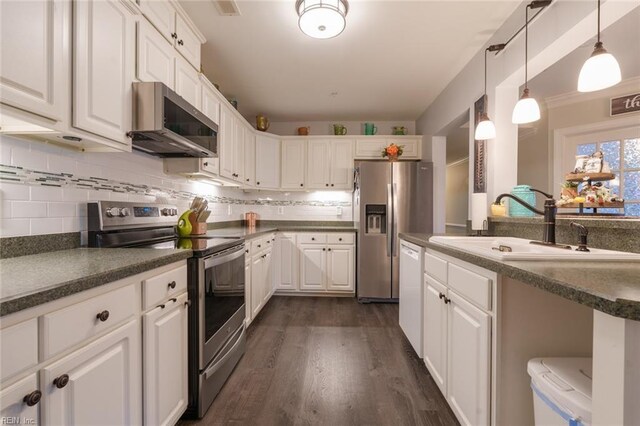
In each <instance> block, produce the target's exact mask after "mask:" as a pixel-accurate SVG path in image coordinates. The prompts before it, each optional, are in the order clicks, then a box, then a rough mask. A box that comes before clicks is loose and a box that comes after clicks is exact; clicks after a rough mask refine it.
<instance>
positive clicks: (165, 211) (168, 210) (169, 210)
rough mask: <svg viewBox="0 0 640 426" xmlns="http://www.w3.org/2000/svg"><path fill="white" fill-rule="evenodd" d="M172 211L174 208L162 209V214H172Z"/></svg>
mask: <svg viewBox="0 0 640 426" xmlns="http://www.w3.org/2000/svg"><path fill="white" fill-rule="evenodd" d="M171 212H172V210H171V209H167V208H164V209H162V210H160V214H162V216H171Z"/></svg>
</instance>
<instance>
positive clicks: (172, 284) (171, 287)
mask: <svg viewBox="0 0 640 426" xmlns="http://www.w3.org/2000/svg"><path fill="white" fill-rule="evenodd" d="M169 288H170V289H174V288H176V282H175V281H171V282H170V283H169Z"/></svg>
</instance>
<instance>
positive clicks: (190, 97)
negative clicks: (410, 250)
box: [175, 56, 202, 109]
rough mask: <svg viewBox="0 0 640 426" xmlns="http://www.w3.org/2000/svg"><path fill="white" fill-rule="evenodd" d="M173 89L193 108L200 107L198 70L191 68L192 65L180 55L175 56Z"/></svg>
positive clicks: (200, 89)
mask: <svg viewBox="0 0 640 426" xmlns="http://www.w3.org/2000/svg"><path fill="white" fill-rule="evenodd" d="M175 91H176V93H177V94H178V95H180V96H182V98H183V99H184V100H185V101H187V102H189V103H190V104H191V105H193V106H194V107H195V108H197V109H200V108H201V107H202V102H201V96H202V88H201V83H200V76H199V75H198V71H196V70H195V69H193V67H192V66H191V65H189V64H188V63H187V61H185V60H184V59H183V58H181V57H180V56H177V57H176V87H175Z"/></svg>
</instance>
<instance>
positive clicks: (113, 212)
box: [105, 207, 120, 217]
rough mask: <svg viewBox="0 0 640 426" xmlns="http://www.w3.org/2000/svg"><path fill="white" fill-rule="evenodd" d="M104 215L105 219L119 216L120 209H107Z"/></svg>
mask: <svg viewBox="0 0 640 426" xmlns="http://www.w3.org/2000/svg"><path fill="white" fill-rule="evenodd" d="M105 214H106V215H107V217H116V216H120V209H119V208H118V207H109V208H108V209H107V210H106V211H105Z"/></svg>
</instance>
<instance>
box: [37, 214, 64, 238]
mask: <svg viewBox="0 0 640 426" xmlns="http://www.w3.org/2000/svg"><path fill="white" fill-rule="evenodd" d="M61 232H63V227H62V218H61V217H55V218H45V219H31V235H43V234H59V233H61Z"/></svg>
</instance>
